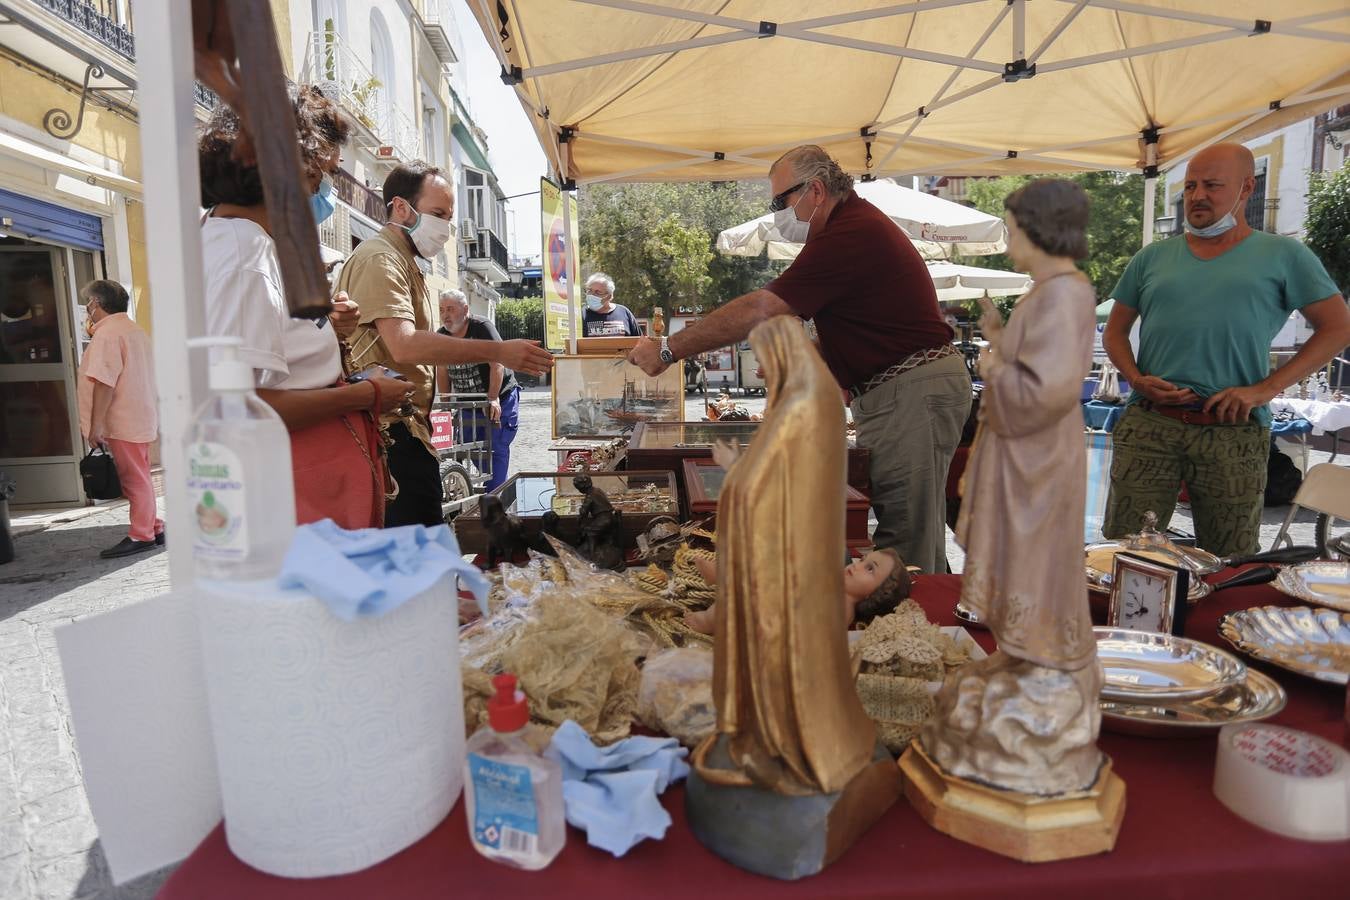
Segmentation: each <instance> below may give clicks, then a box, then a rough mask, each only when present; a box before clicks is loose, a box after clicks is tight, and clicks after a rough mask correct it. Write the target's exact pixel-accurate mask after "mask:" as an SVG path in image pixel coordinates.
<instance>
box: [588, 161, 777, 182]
mask: <svg viewBox="0 0 1350 900" xmlns="http://www.w3.org/2000/svg"><path fill="white" fill-rule="evenodd" d="M705 162H707V160H706V159H685V160H681V161H680V162H676V163H671V162H666V163H657V164H656V165H652V166H643V167H642V168H640V169H629V170H627V171H625V172H610V173H608V174H606V175H596V176H595V177H593V178H578V179H577V184H604V183H606V182H609V181H622V180H623V179H625V178H633V177H635V176H638V175H649V174H651V173H652V172H666V171H669V170H671V169H687V168H689V167H690V166H698V165H702V164H703V163H705ZM768 166H769V164H768V163H767V162H766V163H765V164H764V167H765V168H766V169H767V168H768Z"/></svg>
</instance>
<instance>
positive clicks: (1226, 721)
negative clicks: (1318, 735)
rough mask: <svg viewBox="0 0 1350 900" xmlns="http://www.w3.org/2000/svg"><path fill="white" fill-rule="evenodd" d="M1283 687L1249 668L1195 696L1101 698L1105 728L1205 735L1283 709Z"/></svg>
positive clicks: (1147, 733)
mask: <svg viewBox="0 0 1350 900" xmlns="http://www.w3.org/2000/svg"><path fill="white" fill-rule="evenodd" d="M1287 700H1288V697H1287V695H1286V694H1285V692H1284V688H1282V687H1280V686H1279V684H1277V683H1276V682H1275V679H1273V678H1271V677H1270V676H1269V675H1266V674H1265V673H1263V672H1258V671H1256V670H1255V669H1248V670H1247V677H1246V678H1245V679H1244V680H1243V681H1242V682H1240V683H1239V684H1236V685H1234V686H1232V687H1230V688H1228V689H1227V690H1225V691H1222V692H1220V693H1218V694H1210V695H1209V696H1208V697H1200V698H1198V699H1193V700H1176V701H1171V700H1169V701H1167V702H1166V703H1128V702H1124V701H1119V700H1102V701H1101V703H1100V704H1099V705H1100V707H1101V711H1102V728H1104V729H1106V730H1107V731H1114V732H1117V733H1119V734H1131V735H1135V736H1138V737H1204V736H1205V735H1208V734H1213V733H1214V732H1216V731H1218V730H1219V729H1220V728H1222V727H1223V726H1225V725H1232V724H1234V723H1240V722H1259V721H1261V720H1262V719H1269V718H1270V717H1271V716H1273V715H1276V714H1278V713H1279V711H1280V710H1282V709H1284V704H1285V702H1286V701H1287Z"/></svg>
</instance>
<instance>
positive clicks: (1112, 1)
mask: <svg viewBox="0 0 1350 900" xmlns="http://www.w3.org/2000/svg"><path fill="white" fill-rule="evenodd" d="M1059 2H1060V3H1074V2H1076V0H1059ZM1089 3H1090V5H1092V6H1093V7H1095V8H1097V9H1109V10H1113V11H1115V12H1123V13H1132V14H1134V15H1138V16H1147V17H1149V18H1153V19H1174V20H1177V21H1181V22H1191V23H1194V24H1196V25H1214V26H1216V27H1218V28H1232V29H1236V30H1239V31H1244V32H1246V33H1248V34H1252V33H1253V27H1254V25H1255V24H1256V23H1255V22H1252V21H1247V20H1243V19H1233V18H1229V17H1227V16H1212V15H1209V14H1207V13H1196V12H1187V11H1185V10H1180V9H1162V8H1160V7H1156V6H1140V5H1139V4H1137V3H1127V2H1125V0H1089ZM1269 24H1270V33H1271V34H1283V35H1287V36H1289V37H1301V38H1310V39H1312V40H1318V41H1336V42H1347V41H1350V34H1337V33H1336V32H1333V31H1316V30H1314V29H1311V28H1303V27H1301V26H1299V25H1294V24H1290V23H1288V22H1278V21H1274V20H1272V21H1271V22H1270V23H1269Z"/></svg>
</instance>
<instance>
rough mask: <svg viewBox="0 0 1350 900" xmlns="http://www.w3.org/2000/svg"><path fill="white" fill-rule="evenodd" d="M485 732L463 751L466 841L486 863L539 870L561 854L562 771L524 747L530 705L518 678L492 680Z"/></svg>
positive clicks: (563, 836) (563, 831)
mask: <svg viewBox="0 0 1350 900" xmlns="http://www.w3.org/2000/svg"><path fill="white" fill-rule="evenodd" d="M492 686H493V688H494V689H495V690H496V692H497V694H496V696H494V697H493V698H492V699H490V700H489V701H488V705H487V706H488V726H489V727H487V728H482V729H479V730H478V731H477V732H476V733H475V734H474V736H473V737H471V738H469V742H468V744H467V745H466V746H465V748H464V749H465V753H466V754H467V759H466V760H465V763H464V810H465V813H466V814H467V816H468V820H469V840H470V841H472V842H473V846H474V849H475V850H477V851H478V852H479V853H481V854H483V855H484V856H486V857H487V858H488V859H491V860H495V861H497V862H500V863H506V864H507V865H508V866H515V867H516V868H518V869H542V868H544V867H545V866H547V865H548V864H549V863H551V862H553V858H554V857H555V856H557V855H558V854H559V853H560V852H561V851H562V848H563V843H564V842H565V841H566V840H567V827H566V822H565V820H564V818H563V794H562V768H561V767H560V766H559V765H558V764H557V763H556V762H554V761H553V760H551V759H545V758H544V757H542V756H540V755H539V754H537V753H535V752H534V751H533V750H531V749H530V747H529V745H528V744H526V743H525V739H524V729H525V725H526V724H527V723H528V722H529V721H530V707H529V702H528V701H527V700H526V699H525V695H524V694H523V693H521V692H520V691H518V690H516V676H514V675H497V676H496V677H494V678H493V679H492Z"/></svg>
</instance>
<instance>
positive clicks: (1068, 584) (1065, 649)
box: [921, 273, 1102, 795]
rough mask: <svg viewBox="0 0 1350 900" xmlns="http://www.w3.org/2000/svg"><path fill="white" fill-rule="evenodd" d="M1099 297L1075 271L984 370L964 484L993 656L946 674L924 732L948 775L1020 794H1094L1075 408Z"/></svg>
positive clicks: (971, 554) (1004, 340) (964, 539)
mask: <svg viewBox="0 0 1350 900" xmlns="http://www.w3.org/2000/svg"><path fill="white" fill-rule="evenodd" d="M1094 311H1095V298H1094V295H1093V291H1092V286H1091V284H1090V283H1089V282H1088V280H1087V279H1086V278H1084V277H1083V276H1082V275H1080V274H1078V273H1071V274H1064V275H1060V276H1057V277H1054V278H1050V279H1047V280H1046V281H1045V282H1044V283H1042V284H1038V285H1036V287H1035V288H1034V289H1033V290H1032V291H1031V293H1029V294H1027V295H1026V296H1025V297H1024V298H1022V300H1020V301H1019V302H1018V304H1017V307H1016V308H1015V309H1014V311H1013V314H1012V317H1011V318H1010V319H1009V320H1008V323H1007V325H1006V326H1005V327H1004V328H1003V329H1002V332H1001V333H996V336H995V337H994V338H993V339H992V343H993V344H994V352H993V353H992V354H991V356H990V358H989V360H988V361H987V362H982V363H981V367H982V371H981V374H982V376H983V377H984V382H985V389H984V394H983V396H982V397H981V400H980V430H979V433H978V436H977V437H976V440H975V448H974V451H973V452H972V454H971V459H970V463H969V465H968V466H967V468H966V472H965V475H964V477H963V479H962V488H963V490H962V499H961V515H960V518H959V520H958V521H957V524H956V536H957V540H958V541H960V543H961V545H962V546H963V547H964V548H965V551H966V567H965V573H964V575H963V578H962V589H961V602H962V604H963V605H965V606H966V607H968V608H970V609H971V610H973V611H974V612H975V613H976V614H977V615H978V616H979V617H980V620H981V621H982V622H983V623H985V624H986V625H988V626H989V629H990V630H991V631H992V632H993V633H994V636H995V638H997V640H998V652H997V653H995V654H994V655H992V656H990V657H989V658H988V659H985V660H981V661H979V662H975V663H970V664H967V665H966V666H964V667H962V668H961V669H960V670H958V671H956V672H953V673H951V674H950V675H948V676H947V679H946V682H945V684H944V685H943V687H942V690H941V692H940V693H939V694H938V696H937V712H936V715H935V716H934V718H933V719H930V720H929V722H928V724H927V725H925V726H924V729H923V732H922V734H921V740H922V742H923V747H924V749H925V750H926V751H927V752H928V754H929V756H930V757H931V758H932V759H933V760H934V762H936V763H938V765H940V766H941V767H942V768H943V770H944V771H946V772H948V773H949V774H952V775H956V776H959V777H962V778H967V779H972V780H976V781H980V782H982V783H985V784H991V785H994V786H996V787H1002V788H1006V789H1009V790H1016V791H1021V792H1025V793H1033V794H1042V795H1055V794H1062V793H1066V792H1071V791H1075V790H1080V789H1083V788H1085V787H1087V786H1088V785H1090V784H1092V782H1093V781H1094V780H1095V778H1096V776H1097V772H1098V769H1099V767H1100V765H1101V762H1102V755H1101V753H1100V751H1098V750H1097V747H1096V740H1097V732H1098V730H1099V727H1100V723H1101V715H1100V712H1099V711H1098V708H1097V695H1098V693H1099V692H1100V690H1101V685H1102V674H1101V667H1100V666H1099V665H1098V664H1097V644H1096V640H1095V637H1094V635H1093V633H1092V620H1091V617H1090V614H1089V610H1088V597H1087V580H1086V578H1085V577H1084V570H1083V512H1084V504H1085V500H1086V491H1087V488H1086V485H1087V462H1086V449H1085V446H1084V441H1083V414H1082V410H1081V408H1080V398H1081V391H1082V384H1083V378H1084V377H1085V376H1086V375H1087V373H1088V371H1089V370H1090V368H1091V363H1092V335H1093V328H1094V321H1093V320H1094Z"/></svg>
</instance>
